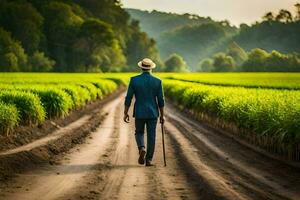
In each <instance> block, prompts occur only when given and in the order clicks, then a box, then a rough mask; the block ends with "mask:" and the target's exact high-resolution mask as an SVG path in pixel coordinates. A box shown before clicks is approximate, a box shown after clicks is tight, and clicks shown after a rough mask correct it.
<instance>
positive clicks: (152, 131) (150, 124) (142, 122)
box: [135, 118, 157, 161]
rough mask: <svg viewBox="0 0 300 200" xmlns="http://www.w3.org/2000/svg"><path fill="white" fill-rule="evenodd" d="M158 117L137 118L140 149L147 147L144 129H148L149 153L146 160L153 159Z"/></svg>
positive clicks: (137, 138) (136, 124)
mask: <svg viewBox="0 0 300 200" xmlns="http://www.w3.org/2000/svg"><path fill="white" fill-rule="evenodd" d="M156 124H157V118H154V119H135V140H136V143H137V146H138V149H139V150H140V149H141V148H145V142H144V131H145V126H146V129H147V153H146V160H147V161H152V158H153V154H154V149H155V137H156Z"/></svg>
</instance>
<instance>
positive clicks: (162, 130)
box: [161, 123, 167, 167]
mask: <svg viewBox="0 0 300 200" xmlns="http://www.w3.org/2000/svg"><path fill="white" fill-rule="evenodd" d="M161 134H162V145H163V156H164V164H165V167H166V166H167V162H166V151H165V129H164V123H161Z"/></svg>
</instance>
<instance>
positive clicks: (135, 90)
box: [125, 72, 165, 161]
mask: <svg viewBox="0 0 300 200" xmlns="http://www.w3.org/2000/svg"><path fill="white" fill-rule="evenodd" d="M133 96H135V103H134V110H133V117H135V128H136V129H135V139H136V142H137V145H138V148H139V149H141V148H144V147H145V144H144V128H145V125H146V126H147V154H146V160H148V161H151V160H152V157H153V154H154V148H155V133H156V124H157V118H158V116H159V108H161V107H164V105H165V100H164V95H163V87H162V82H161V80H160V79H159V78H157V77H155V76H153V75H152V74H151V73H150V72H143V73H142V74H140V75H138V76H134V77H132V78H131V80H130V83H129V86H128V91H127V95H126V98H125V106H127V107H130V105H131V101H132V98H133Z"/></svg>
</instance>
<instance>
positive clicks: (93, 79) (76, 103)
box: [0, 73, 300, 160]
mask: <svg viewBox="0 0 300 200" xmlns="http://www.w3.org/2000/svg"><path fill="white" fill-rule="evenodd" d="M133 75H134V74H133V73H122V74H121V73H119V74H118V73H115V74H97V73H94V74H93V73H92V74H57V73H1V74H0V129H1V132H2V134H5V133H9V132H11V131H12V130H13V129H14V128H15V127H16V126H18V125H34V124H40V123H43V122H44V121H45V120H46V119H50V118H57V117H64V116H66V115H68V113H69V112H70V111H71V110H72V109H76V108H81V107H83V106H84V105H85V104H86V103H88V102H90V101H95V100H97V99H102V98H103V97H104V96H106V95H107V94H109V93H112V92H114V91H115V90H116V89H117V88H118V86H119V85H121V84H123V85H126V84H128V82H129V80H130V77H131V76H133ZM155 75H157V76H159V77H160V78H162V79H163V83H164V90H165V95H166V96H167V97H168V100H170V101H172V102H174V103H176V104H177V105H178V106H179V107H180V108H181V109H184V110H186V111H189V112H191V113H192V114H193V115H194V116H195V117H196V118H198V119H200V120H208V119H209V120H208V121H209V122H210V123H212V124H213V125H219V126H221V127H227V128H229V129H230V128H231V129H232V130H234V131H233V132H238V133H237V134H238V135H239V136H241V137H243V138H245V139H247V140H248V141H250V142H251V143H253V144H255V145H258V146H261V147H263V148H265V149H267V150H269V151H272V152H275V153H279V154H282V155H286V156H287V157H289V158H290V159H294V160H295V159H296V160H299V159H300V155H299V152H300V145H299V144H300V91H299V90H300V74H299V73H294V74H291V73H210V74H208V73H195V74H189V73H186V74H184V73H183V74H176V73H158V74H155ZM237 130H238V131H237Z"/></svg>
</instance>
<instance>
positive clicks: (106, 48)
mask: <svg viewBox="0 0 300 200" xmlns="http://www.w3.org/2000/svg"><path fill="white" fill-rule="evenodd" d="M74 48H75V49H77V52H78V53H79V55H81V57H78V58H79V60H78V62H81V63H82V64H81V65H82V66H84V67H85V69H84V71H86V72H89V71H118V70H113V69H110V67H120V66H122V65H125V62H126V60H125V57H124V56H123V52H122V50H121V48H120V46H119V44H118V41H117V39H116V37H115V35H114V33H113V30H112V27H111V26H110V25H109V24H107V23H105V22H103V21H100V20H98V19H88V20H86V21H85V22H84V23H83V24H82V25H81V27H80V30H79V33H78V40H77V41H76V43H75V44H74Z"/></svg>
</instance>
